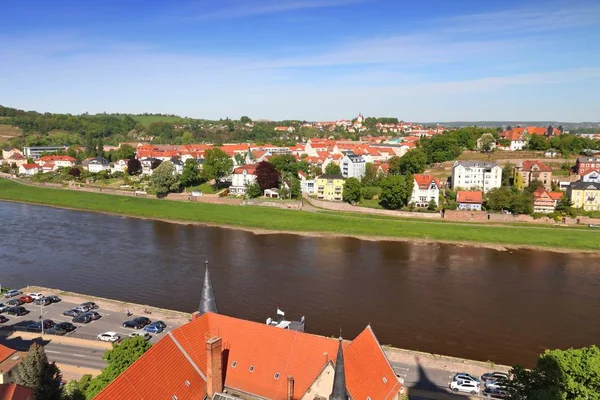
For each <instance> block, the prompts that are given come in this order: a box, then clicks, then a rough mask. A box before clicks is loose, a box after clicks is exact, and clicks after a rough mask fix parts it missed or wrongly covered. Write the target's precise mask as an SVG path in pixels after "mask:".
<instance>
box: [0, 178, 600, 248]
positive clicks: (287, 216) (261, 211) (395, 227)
mask: <svg viewBox="0 0 600 400" xmlns="http://www.w3.org/2000/svg"><path fill="white" fill-rule="evenodd" d="M0 200H6V201H13V202H23V203H31V204H40V205H47V206H53V207H59V208H66V209H72V210H82V211H92V212H99V213H105V214H111V215H119V216H129V217H134V218H143V219H152V220H158V221H165V222H174V223H181V224H197V225H206V226H218V227H226V228H234V229H244V230H247V231H251V232H254V233H257V234H269V233H291V234H300V235H309V236H325V237H354V238H358V239H366V240H392V241H409V242H427V243H429V242H439V243H451V244H459V245H469V246H482V247H488V248H493V249H498V250H506V249H518V248H529V249H539V250H551V251H560V252H576V251H584V252H598V251H599V250H600V242H599V240H598V239H599V238H600V233H599V232H595V231H587V230H585V229H568V228H567V229H565V228H561V227H555V228H550V227H544V228H541V227H524V226H506V225H503V226H493V225H481V224H466V223H453V222H443V221H424V220H408V219H399V218H393V217H390V218H389V219H374V218H371V217H370V216H369V215H364V216H362V215H360V216H359V215H352V216H349V215H344V214H339V215H337V214H334V213H331V212H327V213H326V212H320V211H316V212H306V211H298V210H283V209H274V208H264V207H254V206H243V207H242V206H232V205H222V204H206V203H202V204H199V203H187V202H168V201H165V200H157V199H144V198H135V197H121V196H115V195H108V194H99V193H88V192H77V191H71V190H64V189H52V188H42V187H33V186H25V185H21V184H19V183H16V182H13V181H9V180H6V179H0Z"/></svg>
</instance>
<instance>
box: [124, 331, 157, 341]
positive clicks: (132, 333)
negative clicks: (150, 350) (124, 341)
mask: <svg viewBox="0 0 600 400" xmlns="http://www.w3.org/2000/svg"><path fill="white" fill-rule="evenodd" d="M136 336H141V337H143V338H144V339H146V341H148V340H150V339H151V338H152V336H150V335H149V334H148V332H131V333H130V334H129V337H136Z"/></svg>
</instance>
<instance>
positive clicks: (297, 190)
mask: <svg viewBox="0 0 600 400" xmlns="http://www.w3.org/2000/svg"><path fill="white" fill-rule="evenodd" d="M290 195H291V196H292V199H299V198H300V197H302V186H301V185H300V180H299V179H298V178H296V177H295V176H292V178H291V186H290Z"/></svg>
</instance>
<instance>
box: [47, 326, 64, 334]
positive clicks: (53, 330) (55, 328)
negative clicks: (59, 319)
mask: <svg viewBox="0 0 600 400" xmlns="http://www.w3.org/2000/svg"><path fill="white" fill-rule="evenodd" d="M45 333H47V334H48V335H56V336H64V335H66V334H67V331H66V330H65V329H62V328H60V327H59V326H58V325H56V326H53V327H52V328H50V329H48V330H46V332H45Z"/></svg>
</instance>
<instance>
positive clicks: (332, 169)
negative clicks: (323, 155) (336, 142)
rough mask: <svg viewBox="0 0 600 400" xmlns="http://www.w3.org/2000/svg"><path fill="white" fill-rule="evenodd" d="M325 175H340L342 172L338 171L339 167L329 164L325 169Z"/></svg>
mask: <svg viewBox="0 0 600 400" xmlns="http://www.w3.org/2000/svg"><path fill="white" fill-rule="evenodd" d="M325 173H326V174H327V175H340V174H341V173H342V170H341V169H340V166H339V165H337V164H335V163H332V162H331V163H329V164H327V166H326V167H325Z"/></svg>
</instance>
